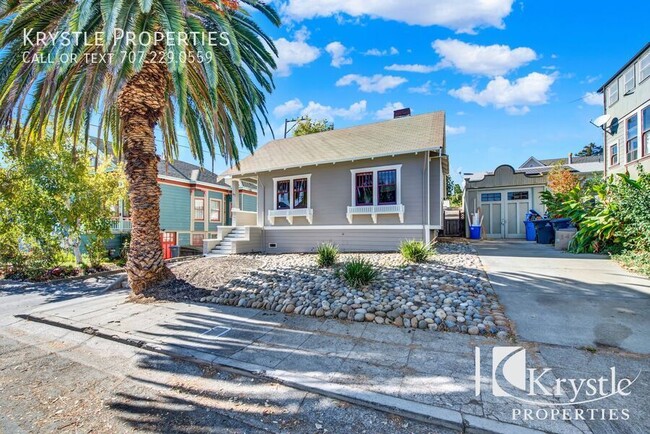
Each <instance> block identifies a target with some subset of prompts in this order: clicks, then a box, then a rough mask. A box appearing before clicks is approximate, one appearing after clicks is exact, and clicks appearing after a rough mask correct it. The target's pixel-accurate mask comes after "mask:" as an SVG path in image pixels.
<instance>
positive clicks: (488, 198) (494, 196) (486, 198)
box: [481, 193, 501, 202]
mask: <svg viewBox="0 0 650 434" xmlns="http://www.w3.org/2000/svg"><path fill="white" fill-rule="evenodd" d="M481 202H501V193H481Z"/></svg>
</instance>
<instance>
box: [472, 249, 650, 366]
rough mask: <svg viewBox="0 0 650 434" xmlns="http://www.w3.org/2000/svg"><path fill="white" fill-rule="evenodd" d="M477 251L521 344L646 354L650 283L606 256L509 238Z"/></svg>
mask: <svg viewBox="0 0 650 434" xmlns="http://www.w3.org/2000/svg"><path fill="white" fill-rule="evenodd" d="M474 246H475V247H476V249H477V250H478V253H479V255H480V257H481V261H482V262H483V264H484V266H485V268H486V271H487V273H488V275H489V277H490V281H491V282H492V285H493V286H494V289H495V290H496V292H497V295H498V296H499V299H500V301H501V303H502V304H503V305H504V306H505V308H506V314H507V315H508V317H510V318H511V319H513V320H514V322H515V329H516V333H517V335H518V337H519V338H520V339H523V340H526V341H533V342H541V343H545V344H551V345H563V346H573V347H581V346H585V347H613V348H619V349H622V350H624V351H629V352H634V353H641V354H650V339H649V338H648V333H649V332H650V279H648V278H645V277H642V276H639V275H636V274H633V273H630V272H628V271H626V270H624V269H623V268H621V267H620V266H618V265H617V264H616V263H615V262H614V261H612V260H610V259H609V258H608V257H607V256H600V255H574V254H570V253H566V252H560V251H556V250H554V249H553V247H552V246H546V245H539V244H535V243H531V242H525V241H513V240H488V241H481V242H477V243H476V244H474Z"/></svg>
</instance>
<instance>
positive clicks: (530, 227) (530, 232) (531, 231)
mask: <svg viewBox="0 0 650 434" xmlns="http://www.w3.org/2000/svg"><path fill="white" fill-rule="evenodd" d="M524 226H525V227H526V241H535V239H536V238H537V233H536V232H535V223H533V222H532V221H531V220H526V221H524Z"/></svg>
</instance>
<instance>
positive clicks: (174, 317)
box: [26, 291, 631, 433]
mask: <svg viewBox="0 0 650 434" xmlns="http://www.w3.org/2000/svg"><path fill="white" fill-rule="evenodd" d="M126 297H127V293H126V292H124V291H118V292H112V293H107V294H105V295H101V296H95V297H93V298H91V299H79V300H68V301H63V302H60V303H55V304H49V305H47V306H45V307H43V308H39V309H37V310H35V311H33V312H31V313H29V314H28V315H26V317H27V318H28V319H31V320H35V321H40V322H45V323H48V324H52V325H56V326H59V327H66V328H69V329H73V330H77V331H85V332H86V333H91V334H95V335H97V336H100V337H104V338H107V339H112V340H116V341H119V342H123V343H127V344H130V345H135V346H140V347H143V348H146V349H150V350H153V351H158V352H162V353H165V354H168V355H171V356H173V357H177V358H184V359H190V360H194V361H197V362H200V363H207V364H212V365H216V366H217V367H219V368H222V369H223V368H225V369H230V370H232V371H234V372H238V373H244V374H247V375H254V376H259V377H263V378H267V379H270V380H272V381H276V382H280V383H283V384H286V385H289V386H292V387H295V388H299V389H302V390H307V391H310V392H316V393H320V394H323V395H326V396H330V397H333V398H337V399H341V400H345V401H349V402H353V403H358V404H362V405H366V406H368V407H372V408H375V409H379V410H383V411H389V412H393V413H395V414H399V415H402V416H406V417H410V418H413V419H416V420H420V421H426V422H431V423H434V424H437V425H441V426H447V427H451V428H455V429H459V430H465V432H498V433H504V432H515V433H520V432H521V433H526V432H530V431H529V429H530V430H540V431H545V432H553V433H574V432H591V430H590V429H589V427H588V426H587V424H585V422H583V421H563V420H553V421H551V420H541V421H526V422H521V421H519V420H517V421H514V422H513V418H512V412H513V409H519V410H524V409H526V408H529V409H532V410H533V411H534V410H535V409H537V408H539V406H535V405H527V404H522V403H519V402H517V401H514V400H512V399H506V398H496V397H494V396H492V395H491V394H490V393H489V389H490V387H491V381H492V380H491V377H490V375H489V369H487V368H484V370H483V375H482V376H481V377H480V387H481V390H482V393H481V395H480V396H476V395H475V348H476V347H478V348H480V349H481V350H482V351H481V353H482V354H483V355H484V357H485V360H484V363H486V364H485V366H486V367H487V366H489V365H488V363H489V362H490V354H491V349H492V347H493V346H495V345H508V344H510V343H509V342H503V341H497V340H495V339H490V338H485V337H473V336H469V335H465V334H459V333H442V332H431V331H422V330H406V329H401V328H397V327H391V326H383V325H377V324H370V323H347V322H340V321H337V320H319V319H316V318H308V317H302V316H290V315H283V314H278V313H272V312H268V311H259V310H254V309H242V308H233V307H226V306H215V305H209V306H208V305H202V304H181V303H164V302H156V303H151V304H135V303H131V302H127V299H126ZM520 345H521V344H520ZM525 346H526V347H527V350H528V353H527V354H528V360H527V365H528V366H529V367H536V368H540V369H541V368H544V367H546V366H547V363H546V361H545V360H544V358H543V357H540V354H539V350H538V348H536V347H535V345H531V344H526V345H525ZM547 380H548V381H549V382H552V381H553V378H550V377H549V378H547ZM554 399H555V398H549V401H548V403H553V402H556V401H555V400H554ZM568 408H570V407H568ZM513 423H516V424H519V425H513ZM630 432H631V431H630Z"/></svg>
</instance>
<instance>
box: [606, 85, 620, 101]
mask: <svg viewBox="0 0 650 434" xmlns="http://www.w3.org/2000/svg"><path fill="white" fill-rule="evenodd" d="M616 101H618V79H616V80H614V81H613V82H612V84H610V85H609V87H608V88H607V105H608V106H611V105H613V104H614V103H615V102H616Z"/></svg>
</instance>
